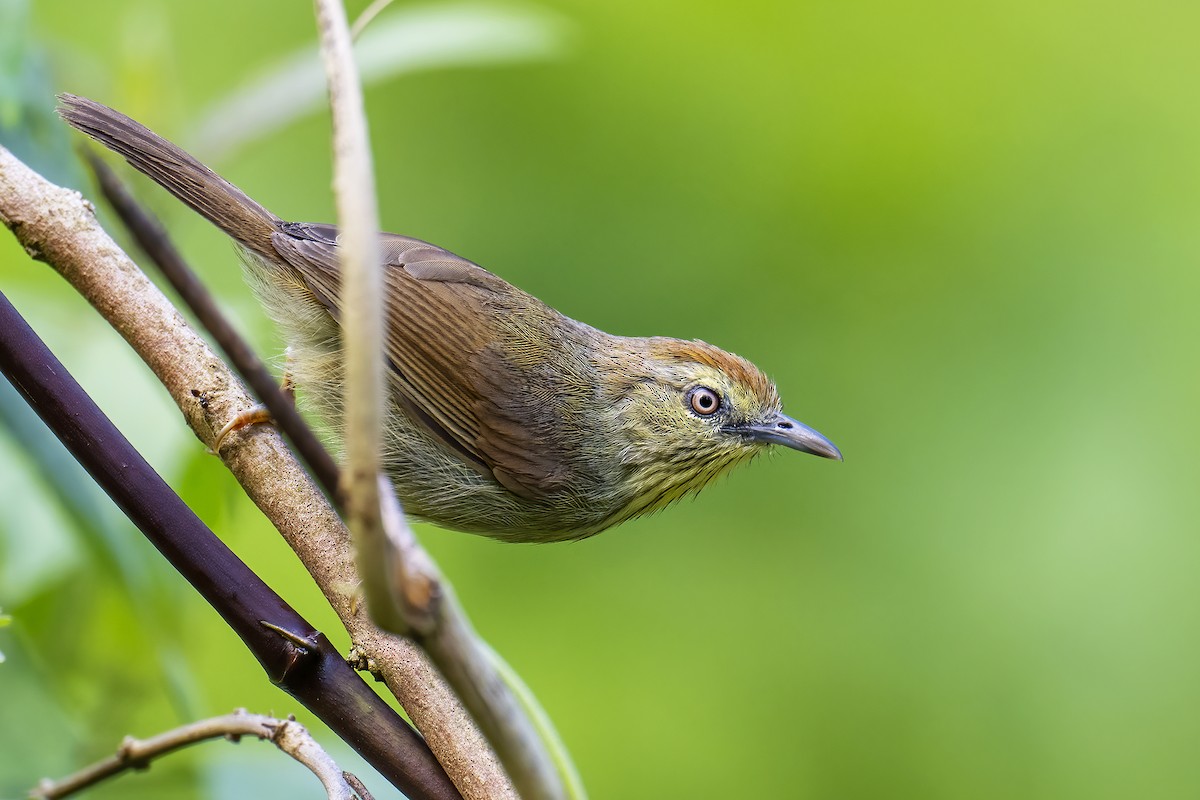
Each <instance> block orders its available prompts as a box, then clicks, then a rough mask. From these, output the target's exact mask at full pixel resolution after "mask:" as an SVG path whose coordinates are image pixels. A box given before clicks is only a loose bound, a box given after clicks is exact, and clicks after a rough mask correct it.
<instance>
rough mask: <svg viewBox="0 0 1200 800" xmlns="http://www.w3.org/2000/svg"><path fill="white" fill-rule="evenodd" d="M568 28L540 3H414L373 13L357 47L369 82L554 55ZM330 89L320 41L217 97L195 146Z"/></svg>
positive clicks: (219, 153)
mask: <svg viewBox="0 0 1200 800" xmlns="http://www.w3.org/2000/svg"><path fill="white" fill-rule="evenodd" d="M565 34H566V24H565V21H564V20H563V19H562V18H560V17H558V16H555V15H552V14H550V13H549V12H547V11H545V10H543V9H541V8H538V7H536V6H521V5H495V4H489V3H478V2H463V3H444V4H440V5H435V6H425V7H412V6H408V7H403V8H392V9H389V10H387V11H385V12H383V13H382V14H381V15H380V16H379V17H378V18H376V19H375V20H374V21H372V23H371V24H370V25H369V26H367V28H366V29H365V30H364V32H363V34H362V35H361V36H360V37H359V39H358V40H357V41H356V42H355V53H356V54H357V56H358V67H359V71H360V75H361V78H362V82H363V84H364V85H366V86H369V85H371V84H373V83H379V82H382V81H386V80H389V79H392V78H395V77H398V76H400V75H404V74H407V73H413V72H419V71H423V70H431V69H446V68H454V67H472V66H475V67H479V66H488V65H495V64H504V63H508V62H523V61H540V60H544V59H549V58H555V57H557V56H559V55H560V54H561V53H562V51H563V47H564V44H565V38H566V37H565ZM326 91H327V90H326V87H325V73H324V72H323V71H322V67H321V63H320V60H319V58H318V55H317V51H316V45H315V44H309V45H307V46H305V47H304V48H302V49H300V50H298V51H296V52H294V53H292V54H289V55H287V56H285V57H283V58H282V59H279V60H277V61H276V62H275V63H273V64H272V65H270V66H267V67H265V68H263V69H262V70H261V71H260V72H259V74H258V76H257V77H256V78H254V79H252V80H250V81H248V82H247V83H246V84H245V85H244V86H242V87H241V88H239V89H236V90H235V91H233V92H232V93H230V94H229V95H228V96H227V97H225V98H224V99H222V100H220V101H218V103H217V104H216V106H215V107H214V108H211V109H210V110H209V111H208V113H207V114H206V115H205V116H204V118H203V120H202V121H201V122H200V123H199V124H198V125H197V130H196V132H195V134H194V139H193V146H194V148H195V149H197V150H198V151H200V152H203V153H206V154H207V155H208V156H209V157H211V158H214V159H219V158H222V157H224V156H226V155H228V154H229V153H230V152H232V151H234V150H237V149H238V148H240V147H243V146H244V145H246V144H248V143H250V142H253V141H257V140H261V139H265V138H267V137H269V136H271V135H273V134H274V133H275V132H276V131H278V130H279V129H280V128H283V127H285V126H287V125H289V124H291V123H292V122H293V121H294V120H296V119H297V118H299V117H302V116H306V115H308V114H312V113H314V112H316V111H319V110H321V109H323V108H326V107H327V97H326Z"/></svg>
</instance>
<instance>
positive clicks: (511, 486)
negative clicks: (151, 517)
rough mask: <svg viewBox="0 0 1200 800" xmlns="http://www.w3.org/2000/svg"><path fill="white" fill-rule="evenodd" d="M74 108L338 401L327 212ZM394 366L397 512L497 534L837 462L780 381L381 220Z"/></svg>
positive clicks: (610, 519)
mask: <svg viewBox="0 0 1200 800" xmlns="http://www.w3.org/2000/svg"><path fill="white" fill-rule="evenodd" d="M59 99H60V101H61V106H60V108H59V114H61V115H62V117H63V119H65V120H66V121H67V122H68V123H70V124H71V125H73V126H74V127H76V128H78V129H79V130H81V131H83V132H84V133H86V134H87V135H89V136H91V137H92V138H94V139H96V140H97V141H99V142H100V143H101V144H103V145H105V146H106V147H108V148H110V149H112V150H114V151H115V152H117V153H119V154H121V155H122V156H124V157H125V158H126V159H127V160H128V161H129V163H130V164H132V165H133V166H134V167H135V168H137V169H138V170H140V171H142V172H144V173H146V174H147V175H149V176H150V177H151V178H153V179H154V180H155V181H156V182H158V183H159V184H161V185H162V186H163V187H164V188H166V189H167V190H168V191H169V192H171V193H172V194H174V195H175V196H176V197H178V198H179V199H180V200H182V201H183V202H184V203H186V204H187V205H189V206H191V207H192V208H193V209H195V210H196V211H198V212H199V213H200V214H202V215H203V216H205V217H207V218H208V219H209V220H210V221H211V222H212V223H214V224H215V225H216V226H217V227H219V228H220V229H221V230H223V231H224V232H225V233H226V234H228V235H229V236H230V237H232V238H233V240H234V241H235V242H237V244H238V245H239V247H240V249H241V250H242V251H243V253H244V262H245V266H246V274H247V276H248V279H249V282H250V284H251V285H252V286H253V288H254V290H255V291H256V293H257V294H258V296H259V298H260V299H261V301H262V302H263V304H264V305H265V307H266V309H267V311H268V313H269V314H270V315H271V316H272V317H273V318H274V319H275V321H276V322H277V323H278V325H279V326H280V328H281V329H282V332H283V335H284V338H285V340H286V341H287V343H288V345H289V353H290V356H291V371H292V377H293V379H294V380H295V383H296V385H297V386H298V387H299V388H300V389H301V390H302V392H303V395H302V396H303V397H305V398H306V402H309V403H311V404H313V405H314V406H315V408H316V410H317V411H318V413H319V414H320V415H321V416H322V417H324V418H325V419H326V420H327V421H328V422H329V423H330V424H331V425H333V426H334V427H335V428H336V426H337V425H338V424H339V421H340V420H341V417H342V413H341V412H342V392H341V386H342V382H343V367H342V362H343V359H342V350H341V328H340V324H339V320H340V319H341V317H342V315H343V314H344V313H352V312H351V311H349V310H348V309H345V308H343V307H342V302H341V290H340V280H339V273H338V242H337V229H336V228H335V227H333V226H331V225H320V224H310V223H304V222H284V221H283V220H281V219H279V218H278V217H276V216H275V215H274V214H272V213H271V212H269V211H267V210H266V209H265V208H263V207H262V206H261V205H259V204H258V203H256V202H255V201H253V200H251V199H250V198H249V197H248V196H246V195H245V194H244V193H243V192H242V191H241V190H240V189H238V188H237V187H236V186H234V185H233V184H231V183H229V182H228V181H226V180H224V179H223V178H221V177H220V176H219V175H217V174H216V173H214V172H213V171H212V170H210V169H208V168H207V167H205V166H204V165H203V164H201V163H200V162H199V161H197V160H196V159H194V158H192V157H191V156H190V155H188V154H187V153H185V152H184V151H183V150H181V149H180V148H178V147H176V146H175V145H173V144H171V143H170V142H168V141H167V140H165V139H163V138H162V137H160V136H158V135H157V134H155V133H153V132H151V131H150V130H148V129H146V128H145V127H143V126H142V125H140V124H138V123H137V122H134V121H133V120H131V119H129V118H128V117H126V116H124V115H123V114H120V113H118V112H116V111H113V110H112V109H110V108H108V107H106V106H104V105H101V104H99V103H96V102H94V101H92V100H88V99H85V98H82V97H77V96H74V95H69V94H64V95H61V96H60V98H59ZM380 237H381V246H382V252H383V257H384V259H385V263H384V282H385V286H386V295H385V297H384V303H385V312H386V323H385V329H386V336H385V339H386V341H385V346H386V350H387V352H386V357H387V366H388V376H389V389H390V391H389V397H390V401H389V403H388V408H387V417H386V419H387V424H386V431H385V434H384V435H385V442H384V447H383V451H384V461H385V466H386V469H387V471H388V474H389V475H390V477H391V478H392V480H393V482H394V483H395V486H396V491H397V494H398V495H399V497H400V499H401V501H402V502H403V504H404V507H405V510H406V511H407V512H408V513H410V514H412V515H414V516H416V517H418V518H421V519H425V520H428V521H430V522H433V523H436V524H438V525H442V526H445V527H448V528H455V529H458V530H463V531H470V532H473V533H481V534H485V535H487V536H491V537H494V538H496V539H501V540H505V541H513V542H545V541H559V540H565V539H579V538H582V537H585V536H591V535H592V534H595V533H598V532H600V531H602V530H604V529H606V528H609V527H611V526H613V525H616V524H618V523H620V522H624V521H625V520H628V519H631V518H633V517H636V516H639V515H641V514H648V513H651V512H654V511H657V510H659V509H661V508H663V507H665V506H667V505H669V504H670V503H672V502H674V501H675V500H678V499H679V498H681V497H683V496H685V495H687V494H690V493H693V492H697V491H699V490H700V489H701V488H703V487H704V486H705V485H706V484H708V483H709V482H710V481H712V480H713V479H714V478H716V477H717V476H718V475H720V474H721V473H723V472H725V471H726V470H728V469H729V468H731V467H733V466H734V465H736V464H738V463H740V462H743V461H747V460H748V459H750V458H751V457H753V456H754V455H756V454H758V453H761V452H763V451H764V450H766V449H767V448H768V447H769V446H770V445H776V444H777V445H783V446H784V447H790V448H792V449H794V450H800V451H803V452H806V453H813V454H815V455H818V456H823V457H825V458H833V459H838V460H840V459H841V453H839V452H838V449H837V448H836V447H834V445H833V444H832V443H831V442H830V441H829V440H828V439H826V438H825V437H824V436H822V435H821V434H819V433H817V432H816V431H814V430H812V429H811V428H808V427H807V426H805V425H802V424H801V423H799V422H797V421H795V420H793V419H791V418H790V417H787V416H785V415H784V414H783V412H782V411H781V403H780V399H779V394H778V392H777V391H776V389H775V385H774V384H773V383H772V382H771V381H770V380H769V379H768V378H767V377H766V375H764V374H763V373H762V372H761V371H760V370H759V369H758V368H757V367H755V366H754V365H753V364H751V363H750V362H749V361H747V360H746V359H744V358H741V357H739V356H736V355H733V354H731V353H726V352H724V351H723V350H720V349H718V348H716V347H713V346H712V345H710V344H706V343H704V342H701V341H682V340H679V339H668V338H661V337H649V338H636V337H624V336H613V335H610V334H607V333H604V332H603V331H599V330H596V329H595V328H592V327H590V326H588V325H585V324H583V323H581V322H576V321H575V320H573V319H570V318H568V317H565V316H563V315H562V314H560V313H558V312H557V311H555V310H554V309H552V308H550V307H549V306H547V305H546V304H545V303H543V302H541V301H540V300H538V299H537V298H535V297H532V296H530V295H529V294H526V293H525V292H523V291H521V290H520V289H517V288H516V287H514V286H512V285H510V284H508V283H506V282H505V281H503V280H501V279H500V278H498V277H496V276H495V275H493V274H492V273H490V272H488V271H487V270H485V269H483V268H482V267H480V266H478V265H476V264H474V263H472V262H470V261H468V260H466V259H465V258H460V257H459V256H456V255H454V254H453V253H451V252H449V251H447V250H443V249H442V248H440V247H437V246H435V245H432V244H429V243H427V242H423V241H420V240H419V239H412V238H409V237H407V236H399V235H396V234H391V233H384V234H380Z"/></svg>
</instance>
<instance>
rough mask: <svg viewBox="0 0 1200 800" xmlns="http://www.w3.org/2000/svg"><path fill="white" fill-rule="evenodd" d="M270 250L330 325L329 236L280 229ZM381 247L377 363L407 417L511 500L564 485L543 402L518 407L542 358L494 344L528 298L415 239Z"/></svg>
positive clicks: (334, 275) (334, 286) (391, 238)
mask: <svg viewBox="0 0 1200 800" xmlns="http://www.w3.org/2000/svg"><path fill="white" fill-rule="evenodd" d="M273 243H274V245H275V249H276V250H277V251H278V252H279V254H280V256H282V257H283V259H284V260H285V261H286V262H287V263H288V264H290V265H291V266H292V267H293V268H295V270H296V271H297V277H298V279H299V280H301V282H302V283H303V284H304V285H305V286H307V287H308V288H309V289H310V291H312V293H313V296H314V297H315V298H316V299H317V300H318V301H319V302H320V303H321V304H322V305H323V306H325V308H326V309H328V311H329V313H330V314H331V316H333V317H334V319H338V318H340V315H341V303H340V280H339V274H338V255H337V232H336V229H335V228H334V227H333V226H329V225H310V224H302V223H289V224H285V225H284V226H282V231H281V232H280V233H277V234H275V236H274V237H273ZM382 246H383V255H384V258H385V262H384V263H385V268H386V269H389V270H391V272H390V273H389V275H388V279H387V281H386V283H387V292H386V294H385V297H384V303H385V311H386V313H387V315H388V318H389V320H390V324H389V325H388V326H387V355H388V359H389V361H390V365H389V366H390V368H391V369H390V372H391V378H392V385H393V389H394V391H395V392H396V394H397V396H398V397H399V399H400V400H401V405H402V406H404V407H405V408H407V409H408V410H409V411H410V412H411V413H410V417H412V418H413V420H414V421H415V422H417V423H419V424H422V425H424V426H425V427H427V428H428V429H430V430H431V431H432V432H433V433H435V434H436V435H437V436H439V437H440V438H441V439H442V440H444V441H445V442H446V443H447V444H449V445H450V446H451V447H452V448H453V449H455V450H456V451H458V452H459V453H460V454H461V455H462V456H464V457H465V458H467V459H468V460H470V461H471V462H474V463H475V464H476V465H479V466H482V467H484V468H485V469H486V470H487V471H488V472H490V474H491V475H492V476H493V477H494V478H495V479H496V480H497V481H498V482H499V483H500V484H501V485H503V486H505V487H506V488H508V489H509V490H511V491H513V492H515V493H516V494H519V495H521V496H524V497H527V498H530V499H537V498H539V497H542V496H544V495H545V494H547V493H549V492H552V491H553V490H554V489H555V488H557V487H558V486H560V485H562V484H563V483H564V482H565V481H566V480H568V479H569V477H570V469H569V464H568V458H569V450H568V448H566V447H564V446H562V445H557V446H556V444H555V442H557V441H560V440H561V434H562V430H561V424H562V422H563V421H562V420H556V419H546V418H545V416H546V415H545V413H544V412H545V409H548V408H552V407H553V404H548V403H541V404H538V407H537V408H524V407H522V403H524V402H528V399H527V398H529V397H530V396H529V395H527V393H526V388H527V387H529V386H531V385H536V384H537V383H538V382H539V381H537V379H536V376H535V375H533V374H532V373H535V372H537V371H538V370H539V369H540V368H541V367H542V366H544V364H545V362H546V357H547V355H548V354H547V353H546V352H541V353H529V352H524V353H523V352H520V351H521V349H522V346H521V345H520V343H514V346H515V347H516V348H517V350H518V352H517V353H515V357H509V356H510V354H509V353H508V352H507V351H506V350H505V348H504V346H503V345H504V343H505V342H506V341H507V339H508V338H510V337H511V335H512V330H513V328H512V325H511V323H512V317H511V314H512V312H514V311H515V312H516V313H521V311H522V310H523V309H522V308H521V306H526V305H527V304H526V303H524V302H522V301H524V300H525V299H527V298H528V296H527V295H525V294H524V293H522V292H521V291H520V290H518V289H516V288H515V287H512V286H510V285H509V284H507V283H505V282H504V281H503V280H501V279H500V278H497V277H496V276H495V275H493V274H491V273H490V272H488V271H487V270H485V269H483V268H482V267H480V266H478V265H476V264H474V263H472V262H470V261H468V260H466V259H464V258H461V257H459V256H456V255H455V254H453V253H451V252H449V251H447V250H444V249H442V248H440V247H437V246H435V245H431V244H429V243H427V242H423V241H420V240H419V239H411V238H409V237H405V236H398V235H395V234H383V241H382ZM514 299H515V300H516V301H517V303H516V306H517V308H515V309H514V308H513V305H514V303H513V301H514ZM529 299H531V298H529ZM534 302H536V301H534ZM539 305H540V304H539ZM543 308H544V307H543ZM524 310H525V311H529V310H533V311H534V316H535V317H536V318H537V319H536V320H535V323H536V322H542V323H545V324H551V323H553V322H554V321H555V320H557V319H558V318H557V315H555V314H554V312H551V311H549V310H548V309H546V310H545V311H544V312H542V313H537V311H536V309H535V308H533V307H529V306H527V307H526V308H525V309H524ZM506 312H508V314H507V316H506ZM519 328H520V326H518V329H519ZM547 333H548V332H547ZM548 338H549V339H550V340H551V341H552V340H553V337H552V336H551V337H548ZM546 340H547V338H546V337H544V334H543V338H542V339H541V341H546ZM525 349H526V350H527V349H528V348H525ZM539 349H541V348H539ZM532 400H533V401H536V400H537V398H536V396H533V397H532ZM530 420H536V421H537V423H536V424H527V423H528V422H529V421H530ZM554 428H559V430H558V431H557V433H558V434H559V435H558V436H555V432H556V431H555V430H551V429H554Z"/></svg>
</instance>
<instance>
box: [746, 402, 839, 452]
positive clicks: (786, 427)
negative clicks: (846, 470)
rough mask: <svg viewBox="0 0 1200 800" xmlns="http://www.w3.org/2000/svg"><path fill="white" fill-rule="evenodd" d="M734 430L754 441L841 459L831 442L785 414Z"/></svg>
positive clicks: (778, 414)
mask: <svg viewBox="0 0 1200 800" xmlns="http://www.w3.org/2000/svg"><path fill="white" fill-rule="evenodd" d="M734 430H735V431H736V432H737V433H740V434H741V435H742V436H745V437H746V438H748V439H751V440H753V441H756V442H763V443H764V444H779V445H783V446H784V447H790V448H791V449H793V450H799V451H800V452H802V453H812V454H813V455H814V456H820V457H821V458H832V459H834V460H835V461H841V460H842V451H840V450H838V449H837V446H836V445H835V444H834V443H833V442H831V441H829V440H828V439H826V438H825V437H824V436H822V435H821V434H819V433H817V432H816V431H814V430H813V429H812V428H810V427H808V426H807V425H805V424H804V423H803V422H797V421H796V420H794V419H792V418H791V417H789V416H787V415H786V414H782V413H777V414H776V415H775V416H773V417H771V418H770V419H768V420H765V421H763V422H757V423H751V424H747V425H739V426H737V427H736V428H734Z"/></svg>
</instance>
